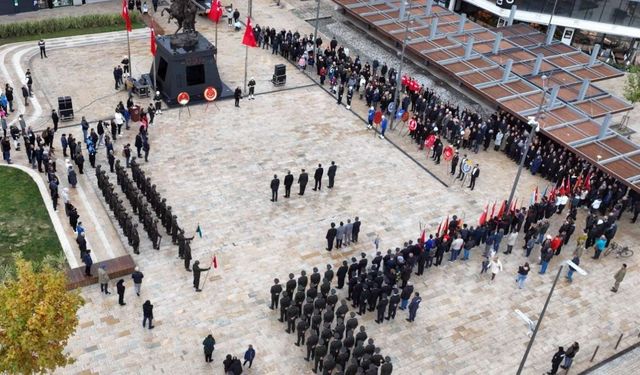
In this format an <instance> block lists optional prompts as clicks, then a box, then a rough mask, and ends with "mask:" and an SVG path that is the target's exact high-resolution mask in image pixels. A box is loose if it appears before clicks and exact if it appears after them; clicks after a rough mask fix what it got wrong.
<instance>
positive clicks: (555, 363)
mask: <svg viewBox="0 0 640 375" xmlns="http://www.w3.org/2000/svg"><path fill="white" fill-rule="evenodd" d="M563 360H564V348H563V347H562V346H560V347H558V351H557V352H556V353H555V354H554V355H553V358H551V371H549V372H547V374H549V375H555V374H556V373H557V372H558V367H560V364H561V363H562V361H563Z"/></svg>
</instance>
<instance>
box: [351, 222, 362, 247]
mask: <svg viewBox="0 0 640 375" xmlns="http://www.w3.org/2000/svg"><path fill="white" fill-rule="evenodd" d="M360 224H362V222H361V221H360V218H359V217H357V216H356V219H355V221H354V222H353V229H351V231H352V232H351V240H352V241H353V242H358V233H360Z"/></svg>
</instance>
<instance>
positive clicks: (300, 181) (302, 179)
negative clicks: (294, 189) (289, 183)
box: [298, 169, 309, 195]
mask: <svg viewBox="0 0 640 375" xmlns="http://www.w3.org/2000/svg"><path fill="white" fill-rule="evenodd" d="M307 182H309V175H308V174H307V172H305V171H304V169H303V170H302V173H300V177H298V185H300V192H299V193H298V195H304V189H306V187H307Z"/></svg>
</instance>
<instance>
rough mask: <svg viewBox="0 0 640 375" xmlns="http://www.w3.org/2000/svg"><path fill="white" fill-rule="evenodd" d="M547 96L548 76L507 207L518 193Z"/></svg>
mask: <svg viewBox="0 0 640 375" xmlns="http://www.w3.org/2000/svg"><path fill="white" fill-rule="evenodd" d="M546 94H547V76H546V75H543V76H542V98H540V105H539V106H538V111H537V112H536V115H535V116H534V117H530V118H529V125H530V126H531V130H530V131H529V136H528V137H527V139H526V141H525V143H524V151H523V152H522V156H521V157H520V164H519V165H518V172H516V178H515V179H514V180H513V186H511V193H510V194H509V200H508V201H507V207H511V202H512V201H513V196H514V195H515V193H516V188H517V187H518V182H519V181H520V175H521V174H522V168H523V167H524V161H525V160H526V159H527V154H528V153H529V148H530V147H531V142H532V141H533V136H534V135H535V133H536V131H538V127H539V126H540V123H539V120H540V116H541V115H542V107H543V106H544V100H545V95H546Z"/></svg>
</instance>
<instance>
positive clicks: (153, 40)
mask: <svg viewBox="0 0 640 375" xmlns="http://www.w3.org/2000/svg"><path fill="white" fill-rule="evenodd" d="M156 50H157V47H156V31H155V30H154V29H151V54H152V55H153V56H155V55H156Z"/></svg>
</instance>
